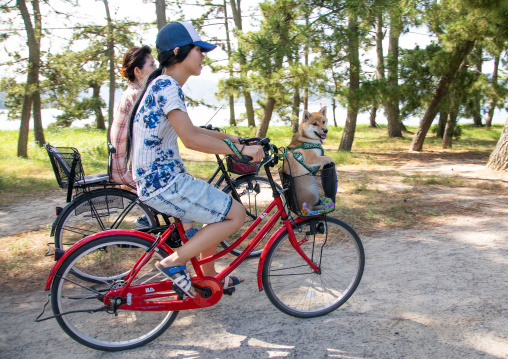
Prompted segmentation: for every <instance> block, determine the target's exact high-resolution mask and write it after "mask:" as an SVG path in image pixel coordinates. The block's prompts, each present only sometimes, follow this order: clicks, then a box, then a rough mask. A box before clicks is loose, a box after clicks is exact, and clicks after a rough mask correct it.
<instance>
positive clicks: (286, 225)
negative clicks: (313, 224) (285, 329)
mask: <svg viewBox="0 0 508 359" xmlns="http://www.w3.org/2000/svg"><path fill="white" fill-rule="evenodd" d="M265 166H266V169H267V175H268V177H269V179H270V180H271V183H272V188H274V187H273V186H274V185H273V179H271V174H270V171H269V169H268V165H265ZM275 208H276V211H275V213H274V214H273V215H272V216H271V217H270V219H269V220H268V222H267V223H265V224H264V225H263V227H262V228H261V229H260V231H259V232H258V233H257V234H256V236H255V237H254V238H253V239H252V240H251V241H250V243H249V244H248V245H247V247H246V248H245V249H244V250H243V251H242V253H241V254H240V255H239V256H238V257H237V258H236V259H235V260H233V262H231V263H230V264H229V265H228V266H227V267H226V268H225V269H223V270H222V271H221V272H220V273H218V274H217V275H216V276H215V277H204V276H203V271H202V270H201V265H202V264H205V263H208V262H211V261H214V260H216V259H218V258H221V257H223V256H225V255H226V254H228V253H229V252H231V251H232V250H233V249H235V248H236V247H238V246H239V245H240V243H242V242H243V241H244V240H245V239H246V238H247V237H248V236H249V235H250V234H252V232H253V231H254V230H255V229H256V228H257V226H258V225H259V224H260V223H261V221H263V219H264V218H266V216H268V215H269V214H270V212H272V211H273V210H274V209H275ZM279 218H282V222H283V226H281V228H279V229H278V230H277V231H276V232H275V233H274V234H273V235H272V236H271V237H270V239H269V240H268V242H267V243H266V245H265V247H264V249H263V252H262V254H261V257H260V260H259V264H258V272H257V274H258V288H259V290H260V291H261V290H263V284H262V273H263V266H264V262H265V258H266V255H267V253H268V251H269V250H270V248H271V246H272V245H273V244H274V243H275V241H276V240H277V239H278V238H279V237H280V236H281V235H283V233H284V232H286V231H287V232H288V236H289V242H290V243H291V245H292V246H293V248H294V249H295V250H296V251H297V252H298V254H300V256H301V257H302V258H303V259H304V260H305V261H306V262H307V263H308V264H309V266H310V267H311V268H312V270H314V271H315V272H317V271H318V270H319V268H318V266H317V265H316V264H315V263H314V262H312V261H311V260H310V258H309V257H308V256H307V255H306V254H305V253H304V252H303V251H302V250H301V248H300V246H301V245H302V244H303V243H304V242H305V241H306V239H304V240H302V241H300V242H297V240H296V237H295V234H294V232H293V226H294V224H297V223H299V222H301V221H303V220H304V219H302V218H300V217H298V218H296V219H294V220H290V219H289V218H288V214H287V212H286V209H285V208H284V204H283V202H282V199H281V197H280V194H279V193H276V192H275V193H274V200H273V201H272V203H271V204H270V205H269V206H268V207H267V208H266V209H265V210H264V211H263V213H261V215H260V216H259V217H258V218H257V219H256V220H255V221H254V222H253V223H252V224H251V225H250V226H249V228H247V230H246V231H245V232H244V233H243V234H242V235H241V236H240V237H239V238H238V239H237V240H236V241H235V242H234V243H232V244H231V245H230V246H229V247H228V248H226V249H223V250H222V251H220V252H219V253H216V254H214V255H212V256H209V257H207V258H202V259H197V258H192V259H191V264H192V266H193V268H194V270H195V272H196V277H194V278H192V279H191V280H192V284H193V286H194V287H196V288H197V289H199V290H200V292H202V293H205V294H206V295H196V297H195V298H190V297H186V298H185V299H179V298H178V296H177V294H176V293H175V292H174V291H173V289H172V282H171V281H169V280H164V281H160V282H153V283H149V284H140V285H131V284H132V281H133V280H134V278H135V277H136V275H137V274H138V273H139V271H140V270H141V268H142V267H143V266H144V265H145V264H146V263H147V262H148V261H149V260H150V258H151V257H152V255H153V254H154V252H156V251H158V250H159V249H162V250H164V251H166V252H167V253H169V254H172V253H173V252H174V251H173V250H172V249H171V248H170V247H169V246H168V245H166V243H165V241H166V239H168V237H169V236H170V235H171V233H172V232H173V229H174V228H175V226H176V228H177V230H178V232H179V234H180V238H182V241H183V242H184V243H186V242H187V241H188V239H187V236H186V234H185V230H184V229H183V226H182V224H181V222H180V220H179V219H175V223H173V224H172V225H171V226H170V227H169V228H168V229H167V230H166V231H165V232H164V233H163V234H162V235H161V236H160V237H159V238H156V237H154V236H152V235H149V234H146V233H143V232H138V231H134V230H111V231H105V232H101V233H97V234H95V235H93V236H90V237H87V238H84V239H82V240H81V241H79V242H77V243H76V244H75V245H73V246H72V247H71V248H69V249H68V250H67V251H66V252H65V253H64V255H63V256H62V258H60V259H59V261H58V262H57V263H56V264H55V265H54V266H53V268H52V270H51V272H50V275H49V277H48V279H47V281H46V290H49V289H50V287H51V283H52V281H53V278H54V275H55V273H57V271H58V268H59V267H60V266H61V264H62V263H63V262H64V261H65V259H66V258H68V257H69V256H70V255H71V254H72V253H73V252H74V251H75V250H76V249H77V248H79V247H80V246H82V245H84V244H86V243H89V242H91V241H93V240H95V239H97V238H101V237H105V236H114V235H127V236H135V237H138V238H142V239H145V240H148V241H150V242H152V243H153V245H152V246H151V248H150V249H149V250H148V251H146V252H145V253H143V255H142V256H141V257H140V258H139V259H138V261H137V262H136V264H135V265H134V267H133V268H132V269H131V270H130V271H129V273H128V274H127V276H126V277H125V278H123V280H124V281H125V282H126V284H125V286H123V287H122V288H118V289H113V290H110V291H108V292H107V293H106V294H105V295H104V298H103V302H104V304H105V305H108V306H109V305H114V306H115V307H116V308H118V309H122V310H139V311H179V310H187V309H196V308H203V307H209V306H212V305H214V304H216V303H217V302H218V301H219V300H220V299H221V297H222V295H223V290H222V284H221V282H220V281H221V280H222V279H224V278H225V277H226V276H227V275H229V274H230V273H231V272H232V271H233V270H234V269H236V268H237V267H238V266H239V265H240V263H242V262H243V261H244V260H245V258H246V257H247V256H248V254H249V253H250V252H251V251H252V250H253V249H254V248H255V247H256V246H257V245H258V244H259V243H260V242H261V240H262V239H263V238H264V237H265V236H266V235H267V233H268V232H269V231H270V230H271V229H272V228H273V227H274V226H275V224H276V223H277V221H278V220H279ZM162 298H165V299H164V300H161V299H162Z"/></svg>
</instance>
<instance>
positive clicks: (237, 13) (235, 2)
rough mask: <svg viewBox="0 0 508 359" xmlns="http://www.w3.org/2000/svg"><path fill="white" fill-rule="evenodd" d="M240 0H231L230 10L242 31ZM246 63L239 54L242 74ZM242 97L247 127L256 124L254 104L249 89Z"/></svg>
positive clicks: (236, 24) (243, 57) (237, 26)
mask: <svg viewBox="0 0 508 359" xmlns="http://www.w3.org/2000/svg"><path fill="white" fill-rule="evenodd" d="M240 2H241V0H231V11H232V13H233V21H234V22H235V26H236V28H237V29H238V30H240V31H242V30H243V27H242V8H241V5H240ZM246 64H247V60H246V59H245V56H244V55H243V53H241V54H240V71H241V72H242V74H245V70H244V67H245V65H246ZM243 97H244V99H245V111H246V112H247V124H248V126H249V127H254V126H256V122H255V119H254V105H253V102H252V96H251V94H250V91H247V90H245V89H244V91H243Z"/></svg>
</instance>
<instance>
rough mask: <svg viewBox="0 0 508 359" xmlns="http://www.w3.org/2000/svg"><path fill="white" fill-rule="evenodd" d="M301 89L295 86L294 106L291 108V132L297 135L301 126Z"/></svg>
mask: <svg viewBox="0 0 508 359" xmlns="http://www.w3.org/2000/svg"><path fill="white" fill-rule="evenodd" d="M300 102H301V101H300V88H299V87H298V86H295V87H294V88H293V106H292V108H291V132H293V133H297V132H298V126H299V122H300V120H299V117H298V115H299V114H300Z"/></svg>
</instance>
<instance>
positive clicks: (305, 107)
mask: <svg viewBox="0 0 508 359" xmlns="http://www.w3.org/2000/svg"><path fill="white" fill-rule="evenodd" d="M305 28H307V29H308V28H309V13H307V12H306V13H305ZM304 46H305V48H304V64H305V69H306V71H307V68H308V66H309V43H308V41H305V45H304ZM307 83H308V82H307ZM303 110H304V111H308V110H309V86H308V85H307V86H305V87H304V88H303Z"/></svg>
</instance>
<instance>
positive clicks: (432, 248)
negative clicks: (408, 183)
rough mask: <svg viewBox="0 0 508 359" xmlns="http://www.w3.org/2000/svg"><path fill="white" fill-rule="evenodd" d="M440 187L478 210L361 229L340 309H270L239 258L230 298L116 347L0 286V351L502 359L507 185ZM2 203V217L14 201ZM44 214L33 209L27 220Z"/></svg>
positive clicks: (506, 317) (507, 351) (507, 328)
mask: <svg viewBox="0 0 508 359" xmlns="http://www.w3.org/2000/svg"><path fill="white" fill-rule="evenodd" d="M483 166H484V164H482V163H478V162H477V163H453V162H443V163H441V165H440V166H437V165H436V166H434V164H430V165H427V166H423V165H421V164H408V165H404V166H401V167H399V168H398V170H399V171H407V172H408V173H415V172H417V171H425V172H426V173H451V172H452V171H453V173H454V174H455V175H460V176H464V177H470V178H472V177H474V178H483V179H485V180H489V178H491V177H492V174H488V173H486V172H485V171H484V167H483ZM489 176H490V177H489ZM491 179H494V178H491ZM382 185H383V186H388V187H389V184H382ZM504 188H505V189H506V187H504ZM443 191H444V190H443V189H441V190H440V193H439V195H440V196H456V198H457V202H459V203H460V204H461V205H464V206H475V208H478V210H477V211H475V214H474V215H473V216H467V217H462V216H455V217H453V218H447V219H446V221H443V222H442V224H440V225H436V226H434V227H433V228H430V229H429V228H425V229H421V230H419V229H410V230H389V231H388V230H387V231H383V232H378V233H376V234H375V235H371V236H362V241H363V243H364V247H365V252H366V267H365V273H364V276H363V279H362V282H361V283H360V286H359V288H358V289H357V291H356V292H355V294H354V295H353V296H352V298H351V299H350V300H349V301H348V302H347V303H346V304H345V305H344V306H343V307H341V308H339V309H338V310H336V311H335V312H333V313H331V314H328V315H326V316H324V317H319V318H313V319H297V318H293V317H290V316H287V315H285V314H283V313H282V312H279V311H278V310H277V309H276V308H275V307H273V306H272V305H271V303H270V302H269V301H268V299H267V298H266V295H265V294H264V293H263V292H258V290H257V285H256V274H255V271H256V265H257V262H256V261H255V260H249V261H247V262H245V263H244V264H242V265H241V266H240V267H239V269H238V270H237V271H236V272H235V274H238V275H240V276H242V277H244V278H245V279H246V281H245V283H243V284H242V285H241V286H239V287H238V290H237V291H236V293H235V294H234V295H233V296H232V297H223V299H222V300H221V302H219V303H218V304H217V305H216V306H214V307H212V308H206V309H201V310H196V311H191V312H181V313H180V314H179V316H178V317H177V319H176V321H175V323H174V324H173V325H172V326H171V327H170V328H169V329H168V331H167V332H166V333H164V334H163V335H162V336H161V337H159V338H158V339H157V340H156V341H154V342H152V343H150V344H148V345H146V346H144V347H142V348H138V349H134V350H131V351H126V352H121V353H103V352H98V351H95V350H92V349H88V348H86V347H84V346H82V345H80V344H78V343H76V342H74V341H73V340H72V339H70V338H69V337H68V336H67V335H66V334H65V333H64V332H63V331H62V330H61V329H60V327H59V326H58V324H57V323H56V321H55V320H48V321H45V322H42V323H35V322H34V319H35V317H36V316H37V315H38V314H39V313H40V311H41V309H42V305H43V304H44V302H45V300H46V295H47V293H46V292H43V291H42V290H40V291H35V292H28V293H25V294H24V295H20V294H17V295H12V294H5V293H4V294H2V295H0V358H32V357H37V358H69V357H71V358H127V359H129V358H328V357H330V358H460V359H462V358H508V299H507V298H508V193H507V192H506V191H505V192H503V193H499V194H492V193H490V194H489V193H485V194H482V195H480V196H478V194H477V193H476V192H474V195H473V192H471V191H469V192H468V191H467V189H466V190H463V191H462V192H460V193H459V194H457V191H456V189H455V190H453V189H451V190H450V191H449V193H446V191H444V192H443ZM60 196H61V193H60ZM60 198H61V197H60ZM33 205H35V204H33ZM48 207H49V208H51V206H48V204H47V203H46V208H48ZM0 211H1V212H2V214H1V215H2V216H3V217H0V222H1V223H2V224H5V223H6V222H5V221H6V218H7V217H8V213H11V212H12V211H14V208H13V207H10V208H7V209H6V208H2V209H0ZM51 211H52V209H51ZM4 212H6V213H7V214H3V213H4ZM43 212H44V211H43ZM43 217H44V214H43ZM50 218H53V215H51V216H50ZM7 223H8V222H7ZM49 223H50V222H49ZM47 224H48V222H47V220H46V219H43V220H39V219H35V218H34V220H33V221H30V223H29V224H27V225H29V226H39V225H47ZM7 227H10V226H7ZM0 229H1V230H2V231H3V232H2V234H1V235H6V234H5V233H8V230H6V229H5V227H0ZM48 312H49V313H50V312H51V311H50V309H48Z"/></svg>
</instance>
